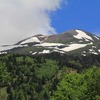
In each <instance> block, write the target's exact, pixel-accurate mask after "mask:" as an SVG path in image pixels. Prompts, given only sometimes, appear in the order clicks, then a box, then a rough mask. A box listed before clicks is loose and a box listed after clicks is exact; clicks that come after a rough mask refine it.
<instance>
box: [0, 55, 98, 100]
mask: <svg viewBox="0 0 100 100" xmlns="http://www.w3.org/2000/svg"><path fill="white" fill-rule="evenodd" d="M87 59H88V61H87ZM92 65H94V66H96V67H91V66H92ZM99 66H100V55H98V56H94V55H89V56H88V57H87V58H85V57H80V56H75V55H74V56H71V55H60V54H59V53H52V54H48V55H34V56H28V55H27V56H26V55H17V54H16V55H15V54H12V55H10V54H8V55H1V56H0V100H100V68H99Z"/></svg>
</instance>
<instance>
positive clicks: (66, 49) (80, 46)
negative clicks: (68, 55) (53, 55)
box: [60, 44, 87, 52]
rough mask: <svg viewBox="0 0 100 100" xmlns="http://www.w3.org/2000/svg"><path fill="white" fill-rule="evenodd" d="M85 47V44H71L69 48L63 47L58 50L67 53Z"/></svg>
mask: <svg viewBox="0 0 100 100" xmlns="http://www.w3.org/2000/svg"><path fill="white" fill-rule="evenodd" d="M85 46H87V44H71V45H69V47H65V48H63V49H60V50H62V51H65V52H68V51H72V50H75V49H79V48H83V47H85Z"/></svg>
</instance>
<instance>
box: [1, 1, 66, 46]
mask: <svg viewBox="0 0 100 100" xmlns="http://www.w3.org/2000/svg"><path fill="white" fill-rule="evenodd" d="M63 2H64V0H0V44H9V43H10V44H13V43H15V42H18V41H19V40H21V39H24V38H26V37H29V36H33V35H34V34H41V33H42V34H50V33H53V34H55V33H56V31H55V29H54V28H53V27H52V25H51V15H52V13H55V11H56V10H58V9H59V8H61V5H62V3H63Z"/></svg>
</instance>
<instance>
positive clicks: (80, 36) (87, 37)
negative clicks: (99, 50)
mask: <svg viewBox="0 0 100 100" xmlns="http://www.w3.org/2000/svg"><path fill="white" fill-rule="evenodd" d="M75 31H76V32H77V33H78V34H77V35H74V37H75V38H77V39H83V38H84V39H89V40H92V41H93V39H92V37H90V36H89V35H87V33H85V32H83V31H81V30H75Z"/></svg>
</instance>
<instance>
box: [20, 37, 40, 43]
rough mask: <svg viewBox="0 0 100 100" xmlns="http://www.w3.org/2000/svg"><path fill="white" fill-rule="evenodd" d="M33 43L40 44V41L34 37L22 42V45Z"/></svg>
mask: <svg viewBox="0 0 100 100" xmlns="http://www.w3.org/2000/svg"><path fill="white" fill-rule="evenodd" d="M31 42H39V43H40V40H39V39H38V38H37V37H32V38H30V39H27V40H25V41H23V42H21V44H26V43H31Z"/></svg>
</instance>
